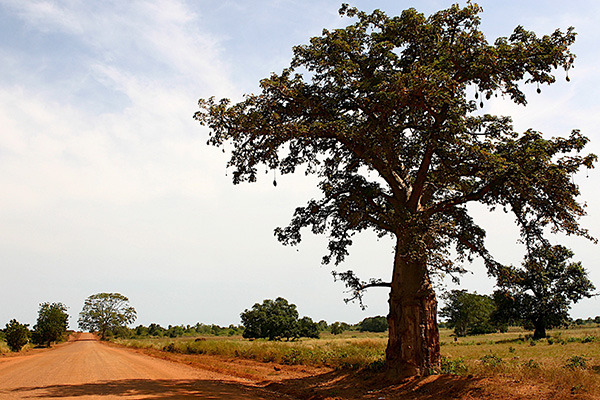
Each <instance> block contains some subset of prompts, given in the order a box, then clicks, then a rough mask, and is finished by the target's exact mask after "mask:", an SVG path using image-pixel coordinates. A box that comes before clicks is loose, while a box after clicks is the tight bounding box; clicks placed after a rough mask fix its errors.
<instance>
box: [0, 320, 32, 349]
mask: <svg viewBox="0 0 600 400" xmlns="http://www.w3.org/2000/svg"><path fill="white" fill-rule="evenodd" d="M4 335H5V339H6V344H7V345H8V348H9V349H10V350H11V351H20V350H21V349H22V348H23V346H25V345H26V344H27V342H28V341H29V329H28V328H27V324H21V323H19V322H18V321H17V320H16V319H12V320H11V321H10V322H9V323H7V324H6V329H5V330H4Z"/></svg>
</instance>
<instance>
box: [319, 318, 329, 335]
mask: <svg viewBox="0 0 600 400" xmlns="http://www.w3.org/2000/svg"><path fill="white" fill-rule="evenodd" d="M318 324H319V330H320V331H321V332H325V331H326V330H327V328H329V325H328V324H327V321H325V320H324V319H322V320H320V321H319V322H318Z"/></svg>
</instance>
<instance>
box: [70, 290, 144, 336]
mask: <svg viewBox="0 0 600 400" xmlns="http://www.w3.org/2000/svg"><path fill="white" fill-rule="evenodd" d="M136 318H137V312H136V311H135V308H133V307H132V306H131V305H130V304H129V299H128V298H127V297H125V296H123V295H122V294H120V293H97V294H93V295H91V296H89V297H88V298H87V299H86V300H85V302H84V304H83V309H82V310H81V312H80V313H79V320H78V323H79V328H81V329H84V330H88V331H90V332H92V331H96V332H99V333H100V337H101V338H102V339H105V338H106V334H107V332H109V331H112V330H115V329H117V328H121V327H126V326H127V324H130V323H132V322H133V321H135V319H136Z"/></svg>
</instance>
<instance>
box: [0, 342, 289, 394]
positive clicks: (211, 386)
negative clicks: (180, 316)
mask: <svg viewBox="0 0 600 400" xmlns="http://www.w3.org/2000/svg"><path fill="white" fill-rule="evenodd" d="M21 398H28V399H31V398H33V399H36V398H46V399H48V398H59V399H68V398H77V399H117V398H127V399H185V398H197V399H250V400H257V399H273V398H281V397H279V396H277V395H276V394H274V393H270V392H267V391H264V390H262V389H260V388H254V387H250V386H244V385H243V384H241V383H239V382H234V381H232V380H231V379H229V378H228V377H227V376H224V375H220V374H217V373H213V372H209V371H203V370H198V369H194V368H192V367H189V366H186V365H182V364H178V363H174V362H169V361H165V360H160V359H156V358H152V357H148V356H145V355H142V354H138V353H135V352H132V351H128V350H126V349H121V348H115V347H111V346H106V345H103V344H102V343H100V342H98V341H97V340H96V339H95V338H94V336H92V335H91V334H85V333H84V334H82V335H81V336H80V337H79V338H78V339H77V340H75V341H73V342H71V343H68V344H64V345H61V346H59V347H57V348H55V349H52V350H48V351H44V352H41V353H38V354H34V355H25V356H20V357H10V358H6V359H0V399H21Z"/></svg>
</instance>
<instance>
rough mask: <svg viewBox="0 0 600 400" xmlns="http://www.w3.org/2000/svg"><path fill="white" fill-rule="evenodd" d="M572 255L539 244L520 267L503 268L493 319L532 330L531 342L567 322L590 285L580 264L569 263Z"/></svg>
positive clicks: (557, 247)
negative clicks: (519, 324) (575, 304)
mask: <svg viewBox="0 0 600 400" xmlns="http://www.w3.org/2000/svg"><path fill="white" fill-rule="evenodd" d="M572 257H573V252H572V251H571V250H569V249H567V248H566V247H564V246H561V245H555V246H551V245H550V244H548V243H541V244H538V245H536V246H535V247H533V248H532V249H530V252H529V253H528V254H527V256H526V257H525V258H524V261H523V263H522V265H521V267H514V266H509V267H503V268H502V269H501V271H500V273H499V274H498V287H499V288H500V289H499V290H497V291H496V292H495V293H494V299H495V302H496V305H497V311H496V312H495V313H494V318H495V319H496V320H499V321H504V322H520V323H521V324H523V325H524V326H525V327H528V326H531V327H533V328H534V334H533V336H534V338H544V337H546V329H550V328H554V327H558V326H560V325H563V324H565V323H566V322H567V321H568V320H569V308H570V306H571V303H577V302H578V301H579V300H581V299H583V298H584V297H591V296H592V295H593V294H594V293H593V292H594V290H595V287H594V284H593V283H592V282H591V281H590V279H589V278H588V276H587V272H586V271H585V269H584V268H583V266H582V265H581V262H569V260H570V259H571V258H572Z"/></svg>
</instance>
